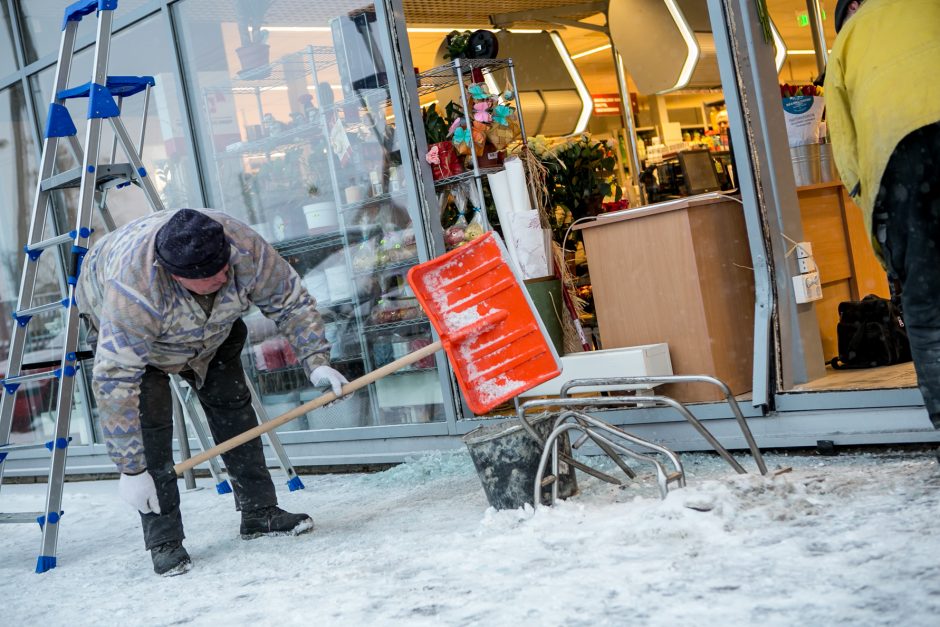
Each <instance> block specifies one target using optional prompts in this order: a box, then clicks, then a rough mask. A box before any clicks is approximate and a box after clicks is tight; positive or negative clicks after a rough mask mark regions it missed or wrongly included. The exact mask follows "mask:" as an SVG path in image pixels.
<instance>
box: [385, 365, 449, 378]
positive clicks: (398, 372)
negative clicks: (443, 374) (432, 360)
mask: <svg viewBox="0 0 940 627" xmlns="http://www.w3.org/2000/svg"><path fill="white" fill-rule="evenodd" d="M436 371H437V366H434V367H433V368H407V369H405V370H396V371H395V372H392V373H389V374H387V375H385V376H387V377H395V376H399V375H403V374H418V373H421V372H436Z"/></svg>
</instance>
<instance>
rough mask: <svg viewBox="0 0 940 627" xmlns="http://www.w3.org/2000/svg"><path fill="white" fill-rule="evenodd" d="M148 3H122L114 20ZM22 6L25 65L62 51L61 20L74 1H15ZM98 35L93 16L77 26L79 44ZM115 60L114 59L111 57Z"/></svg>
mask: <svg viewBox="0 0 940 627" xmlns="http://www.w3.org/2000/svg"><path fill="white" fill-rule="evenodd" d="M148 1H149V0H121V1H120V2H119V3H118V9H117V10H116V11H115V12H114V17H115V19H117V18H119V17H120V16H121V15H123V14H124V13H126V12H127V11H128V10H130V9H136V8H137V7H140V6H143V5H144V4H147V2H148ZM15 2H16V3H17V4H19V14H20V23H21V24H22V28H21V30H22V38H23V48H25V49H26V62H27V63H32V62H33V61H36V60H37V59H40V58H42V57H44V56H45V55H47V54H57V53H58V52H59V41H61V39H62V18H63V17H64V15H65V7H67V6H69V5H71V4H72V2H73V0H15ZM94 36H95V19H94V15H89V16H86V17H85V18H84V19H82V21H81V23H80V24H79V26H78V33H77V38H76V41H78V42H79V43H84V42H85V41H86V40H88V39H93V38H94ZM111 59H112V60H114V56H112V57H111Z"/></svg>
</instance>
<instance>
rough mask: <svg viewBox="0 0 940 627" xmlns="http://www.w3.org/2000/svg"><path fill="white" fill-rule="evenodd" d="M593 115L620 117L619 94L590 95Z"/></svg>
mask: <svg viewBox="0 0 940 627" xmlns="http://www.w3.org/2000/svg"><path fill="white" fill-rule="evenodd" d="M591 99H592V100H593V101H594V115H620V94H591Z"/></svg>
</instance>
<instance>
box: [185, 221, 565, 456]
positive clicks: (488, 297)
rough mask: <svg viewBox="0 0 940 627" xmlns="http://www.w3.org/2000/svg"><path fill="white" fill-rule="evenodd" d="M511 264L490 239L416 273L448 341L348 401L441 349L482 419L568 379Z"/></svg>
mask: <svg viewBox="0 0 940 627" xmlns="http://www.w3.org/2000/svg"><path fill="white" fill-rule="evenodd" d="M507 259H508V257H507V255H506V249H505V248H503V245H502V243H501V242H500V241H499V238H498V237H497V236H496V235H494V234H493V233H486V234H485V235H482V236H481V237H478V238H476V239H474V240H473V241H471V242H470V243H468V244H466V245H464V246H461V247H460V248H456V249H454V250H452V251H450V252H449V253H446V254H445V255H442V256H440V257H438V258H437V259H432V260H431V261H427V262H425V263H422V264H419V265H417V266H415V267H413V268H412V269H411V270H410V271H409V272H408V283H409V284H410V285H411V289H412V291H414V293H415V296H417V298H418V300H419V301H420V303H421V305H422V307H423V308H424V311H425V313H427V314H428V318H430V320H431V324H432V325H434V329H435V330H436V331H437V334H438V335H439V336H440V338H441V339H440V340H438V341H437V342H434V343H433V344H429V345H428V346H425V347H423V348H421V349H419V350H417V351H415V352H413V353H410V354H408V355H405V356H404V357H402V358H401V359H398V360H396V361H393V362H392V363H390V364H386V365H385V366H382V367H381V368H379V369H377V370H373V371H372V372H370V373H369V374H367V375H365V376H362V377H359V378H358V379H356V380H355V381H352V382H350V383H348V384H346V385H344V386H343V395H344V396H345V395H346V394H351V393H352V392H355V391H356V390H358V389H360V388H364V387H365V386H367V385H369V384H370V383H372V382H374V381H377V380H378V379H381V378H382V377H384V376H386V375H389V374H391V373H393V372H395V371H396V370H399V369H401V368H404V367H405V366H407V365H409V364H413V363H415V362H417V361H420V360H422V359H424V358H425V357H427V356H429V355H432V354H434V353H435V352H437V351H438V350H440V349H441V348H443V349H444V351H445V352H446V353H447V356H448V358H449V359H450V363H451V366H453V368H454V370H455V372H456V374H457V382H458V383H459V385H460V389H461V390H462V391H463V394H464V397H465V398H466V399H467V404H468V405H469V406H470V409H472V410H473V411H474V412H475V413H477V414H484V413H486V412H487V411H489V410H490V409H492V408H494V407H496V406H497V405H500V404H501V403H503V402H505V401H507V400H509V399H511V398H513V397H515V396H517V395H519V394H521V393H522V392H525V391H526V390H529V389H531V388H533V387H535V386H537V385H538V384H540V383H543V382H545V381H548V380H549V379H553V378H555V377H557V376H558V375H559V374H560V373H561V365H560V362H559V360H558V355H557V354H556V353H555V349H554V347H553V346H552V344H551V342H550V341H548V339H547V334H546V332H545V329H544V327H543V326H542V322H541V320H540V319H539V317H538V316H537V315H535V313H534V312H533V308H532V302H531V301H530V300H529V296H528V294H527V292H526V291H525V290H524V289H523V288H522V287H521V286H520V285H519V281H518V280H517V278H516V275H515V273H514V272H513V270H512V268H511V267H510V266H509V263H508V261H507ZM337 398H338V397H337V396H336V395H335V394H334V393H333V392H331V391H328V392H326V393H325V394H323V395H322V396H319V397H317V398H315V399H314V400H312V401H310V402H308V403H304V404H303V405H300V406H299V407H296V408H294V409H292V410H290V411H289V412H286V413H284V414H282V415H280V416H278V417H277V418H274V419H272V420H269V421H267V422H265V423H263V424H261V425H258V426H257V427H254V428H253V429H249V430H248V431H245V432H244V433H242V434H241V435H238V436H235V437H234V438H231V439H229V440H226V441H225V442H222V443H220V444H218V445H217V446H214V447H212V448H210V449H208V450H206V451H204V452H202V453H200V454H199V455H196V456H194V457H191V458H189V459H187V460H185V461H182V462H180V463H179V464H176V466H174V467H173V469H174V470H175V471H176V472H177V474H180V473H182V472H183V471H185V470H189V469H190V468H193V467H195V466H197V465H199V464H201V463H203V462H205V461H207V460H209V459H211V458H212V457H215V456H216V455H219V454H221V453H224V452H226V451H228V450H231V449H233V448H235V447H236V446H238V445H240V444H244V443H245V442H247V441H249V440H253V439H254V438H257V437H258V436H260V435H261V434H262V433H265V432H267V431H271V430H272V429H274V428H276V427H278V426H280V425H282V424H284V423H286V422H289V421H291V420H293V419H294V418H297V417H298V416H300V415H302V414H305V413H307V412H308V411H311V410H313V409H316V408H318V407H322V406H323V405H326V404H327V403H330V402H332V401H334V400H336V399H337Z"/></svg>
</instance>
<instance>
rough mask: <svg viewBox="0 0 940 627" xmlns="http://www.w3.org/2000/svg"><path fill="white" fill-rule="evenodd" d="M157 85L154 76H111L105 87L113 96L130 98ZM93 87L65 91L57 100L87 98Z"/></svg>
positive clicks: (87, 84) (86, 85)
mask: <svg viewBox="0 0 940 627" xmlns="http://www.w3.org/2000/svg"><path fill="white" fill-rule="evenodd" d="M156 84H157V83H156V81H154V80H153V77H152V76H109V77H108V79H107V82H106V83H105V87H106V88H107V90H108V91H109V92H111V95H112V96H120V97H121V98H127V97H128V96H133V95H134V94H137V93H140V92H142V91H143V90H145V89H147V87H148V86H149V87H153V86H154V85H156ZM92 85H94V83H84V84H82V85H79V86H78V87H72V88H71V89H63V90H62V91H60V92H59V93H58V94H56V98H57V99H58V100H59V101H62V100H68V99H70V98H87V97H88V94H89V93H91V92H92V91H93V89H92Z"/></svg>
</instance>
